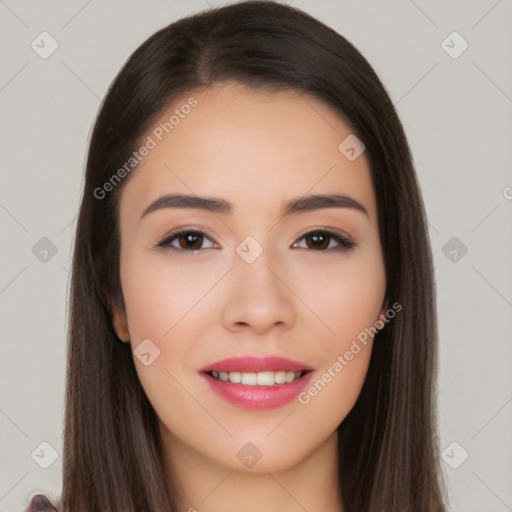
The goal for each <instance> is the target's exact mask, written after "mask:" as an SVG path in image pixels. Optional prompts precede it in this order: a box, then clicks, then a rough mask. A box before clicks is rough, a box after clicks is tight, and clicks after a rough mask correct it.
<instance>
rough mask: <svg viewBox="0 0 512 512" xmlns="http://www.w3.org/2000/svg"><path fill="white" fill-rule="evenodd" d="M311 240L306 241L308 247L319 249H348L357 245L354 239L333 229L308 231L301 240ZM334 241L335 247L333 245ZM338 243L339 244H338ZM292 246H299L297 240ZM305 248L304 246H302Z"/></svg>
mask: <svg viewBox="0 0 512 512" xmlns="http://www.w3.org/2000/svg"><path fill="white" fill-rule="evenodd" d="M302 239H305V240H310V241H311V243H309V244H308V243H307V242H306V246H307V247H306V248H307V249H317V250H326V249H329V250H342V251H343V250H346V249H352V248H354V247H355V245H354V243H353V242H352V240H350V239H349V238H347V237H346V236H344V235H341V234H338V233H333V232H332V231H325V230H315V231H311V232H310V233H306V234H305V235H304V236H302V237H301V238H300V239H299V240H302ZM332 242H334V247H333V245H332ZM336 244H338V245H337V246H336ZM292 247H297V242H295V243H294V244H293V245H292ZM301 248H303V247H301Z"/></svg>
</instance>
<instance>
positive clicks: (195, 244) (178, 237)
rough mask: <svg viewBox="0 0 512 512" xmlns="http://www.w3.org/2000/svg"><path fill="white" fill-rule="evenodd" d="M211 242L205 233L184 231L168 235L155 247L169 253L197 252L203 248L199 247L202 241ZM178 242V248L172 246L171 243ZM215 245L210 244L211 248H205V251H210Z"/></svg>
mask: <svg viewBox="0 0 512 512" xmlns="http://www.w3.org/2000/svg"><path fill="white" fill-rule="evenodd" d="M205 239H207V240H211V238H210V237H208V236H206V235H205V233H203V232H201V231H193V230H185V231H175V232H173V233H169V234H168V235H167V236H166V237H165V238H164V239H163V240H161V241H160V242H158V243H157V244H156V245H157V247H166V248H168V249H170V250H171V251H177V252H193V251H198V250H199V249H202V248H204V247H201V246H202V244H203V241H204V240H205ZM175 241H177V242H178V247H176V246H175V245H173V242H175ZM214 245H215V244H212V246H211V247H206V248H207V249H211V248H213V247H214Z"/></svg>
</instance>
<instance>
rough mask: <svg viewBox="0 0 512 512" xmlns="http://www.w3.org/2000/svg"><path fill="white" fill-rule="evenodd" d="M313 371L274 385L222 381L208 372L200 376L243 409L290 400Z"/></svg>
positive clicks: (264, 406) (258, 407)
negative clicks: (251, 384) (290, 380)
mask: <svg viewBox="0 0 512 512" xmlns="http://www.w3.org/2000/svg"><path fill="white" fill-rule="evenodd" d="M312 374H313V372H309V373H307V374H306V375H303V376H302V377H301V378H300V379H297V380H294V381H293V382H289V383H286V384H277V385H274V386H247V385H245V384H235V383H234V382H223V381H221V380H220V379H216V378H215V377H212V376H211V375H209V374H208V373H203V374H201V376H202V377H203V378H204V379H205V381H206V382H207V383H208V384H209V385H210V387H211V389H212V390H213V391H214V392H215V393H217V394H218V395H219V396H221V397H222V398H224V399H225V400H227V401H228V402H231V403H232V404H233V405H237V406H238V407H244V408H245V409H260V410H263V409H275V408H276V407H281V406H282V405H284V404H287V403H288V402H290V401H292V400H293V399H294V398H296V397H297V395H298V394H299V393H300V392H301V391H302V389H304V388H305V387H306V386H307V384H308V383H309V382H310V380H311V378H312Z"/></svg>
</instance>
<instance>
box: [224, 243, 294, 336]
mask: <svg viewBox="0 0 512 512" xmlns="http://www.w3.org/2000/svg"><path fill="white" fill-rule="evenodd" d="M267 252H268V251H263V253H262V254H261V255H260V256H259V257H258V258H257V259H256V260H255V261H253V262H252V263H247V262H246V261H244V260H243V259H242V258H240V257H239V256H238V255H235V262H234V269H233V270H232V271H231V272H230V273H229V276H228V280H229V282H228V284H227V286H228V299H227V301H225V304H224V307H223V309H222V323H223V325H224V326H225V328H226V329H228V330H231V331H240V330H243V329H250V330H252V331H253V332H254V333H257V334H265V333H266V332H267V331H269V330H271V329H273V328H275V329H277V328H279V329H281V330H283V331H284V330H288V329H291V328H293V326H294V324H295V321H296V310H295V302H294V299H295V297H294V295H293V292H292V291H291V290H293V283H288V282H287V281H288V279H287V273H285V272H284V270H283V266H282V265H281V266H279V265H276V261H275V260H272V261H270V260H269V258H267V254H266V253H267ZM290 288H291V289H290Z"/></svg>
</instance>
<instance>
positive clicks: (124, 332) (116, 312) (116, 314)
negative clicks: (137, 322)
mask: <svg viewBox="0 0 512 512" xmlns="http://www.w3.org/2000/svg"><path fill="white" fill-rule="evenodd" d="M112 325H113V327H114V330H115V331H116V334H117V337H118V338H119V339H120V340H121V341H124V342H126V343H127V342H129V341H130V331H129V330H128V322H127V320H126V313H125V312H124V310H123V309H120V308H118V307H117V306H112Z"/></svg>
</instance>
